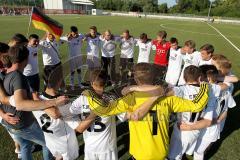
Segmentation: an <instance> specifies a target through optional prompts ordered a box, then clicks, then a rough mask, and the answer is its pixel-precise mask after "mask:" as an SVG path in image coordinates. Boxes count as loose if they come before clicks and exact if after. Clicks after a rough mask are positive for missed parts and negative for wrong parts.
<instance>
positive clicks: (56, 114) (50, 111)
mask: <svg viewBox="0 0 240 160" xmlns="http://www.w3.org/2000/svg"><path fill="white" fill-rule="evenodd" d="M44 112H45V113H46V114H47V115H48V116H49V117H52V118H53V119H58V118H60V117H61V113H60V111H59V109H58V108H57V107H51V108H47V109H44Z"/></svg>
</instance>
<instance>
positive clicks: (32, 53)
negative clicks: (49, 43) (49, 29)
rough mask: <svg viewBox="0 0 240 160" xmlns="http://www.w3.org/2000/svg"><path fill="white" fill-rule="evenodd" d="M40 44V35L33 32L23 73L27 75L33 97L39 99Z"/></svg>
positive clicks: (29, 40)
mask: <svg viewBox="0 0 240 160" xmlns="http://www.w3.org/2000/svg"><path fill="white" fill-rule="evenodd" d="M38 44H39V37H38V35H36V34H31V35H30V36H29V38H28V46H27V48H28V50H29V56H28V64H27V66H26V67H25V68H24V71H23V75H25V76H26V78H27V80H28V83H29V85H30V88H31V92H32V96H33V99H36V100H37V99H38V92H39V89H40V78H39V69H38Z"/></svg>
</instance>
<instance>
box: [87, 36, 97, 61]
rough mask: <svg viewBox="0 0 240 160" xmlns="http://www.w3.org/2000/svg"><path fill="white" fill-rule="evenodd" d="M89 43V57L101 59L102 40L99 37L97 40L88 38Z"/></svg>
mask: <svg viewBox="0 0 240 160" xmlns="http://www.w3.org/2000/svg"><path fill="white" fill-rule="evenodd" d="M86 41H87V55H88V56H93V57H99V47H100V39H99V36H96V37H95V38H92V37H89V36H87V37H86Z"/></svg>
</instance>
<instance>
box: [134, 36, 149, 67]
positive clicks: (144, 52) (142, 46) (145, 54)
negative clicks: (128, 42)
mask: <svg viewBox="0 0 240 160" xmlns="http://www.w3.org/2000/svg"><path fill="white" fill-rule="evenodd" d="M136 46H138V47H139V53H138V63H142V62H145V63H149V56H150V53H151V48H152V42H151V41H148V42H146V43H142V42H141V41H140V40H138V41H137V44H136Z"/></svg>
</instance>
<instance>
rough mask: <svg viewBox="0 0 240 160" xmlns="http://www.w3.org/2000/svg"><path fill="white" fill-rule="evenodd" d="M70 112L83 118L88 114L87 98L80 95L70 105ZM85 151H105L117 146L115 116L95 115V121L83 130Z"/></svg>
mask: <svg viewBox="0 0 240 160" xmlns="http://www.w3.org/2000/svg"><path fill="white" fill-rule="evenodd" d="M70 112H71V113H74V114H78V115H80V116H81V119H82V120H84V119H85V118H86V117H87V116H88V115H89V114H90V108H89V103H88V99H87V97H86V96H84V95H81V96H80V97H78V98H77V99H76V100H75V101H74V102H73V103H72V106H71V107H70ZM83 138H84V142H85V152H92V153H105V152H109V151H115V150H116V148H117V142H116V140H117V136H116V122H115V117H114V116H110V117H97V118H96V120H95V122H94V123H93V124H92V125H91V126H90V127H89V128H88V129H87V130H86V131H84V132H83Z"/></svg>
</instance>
